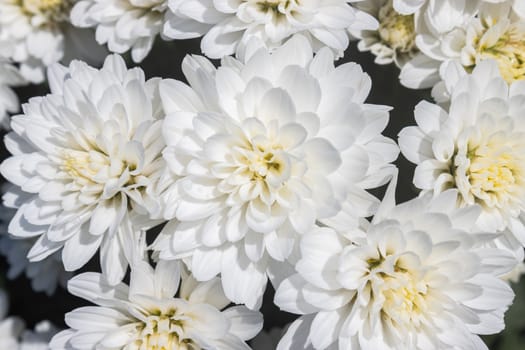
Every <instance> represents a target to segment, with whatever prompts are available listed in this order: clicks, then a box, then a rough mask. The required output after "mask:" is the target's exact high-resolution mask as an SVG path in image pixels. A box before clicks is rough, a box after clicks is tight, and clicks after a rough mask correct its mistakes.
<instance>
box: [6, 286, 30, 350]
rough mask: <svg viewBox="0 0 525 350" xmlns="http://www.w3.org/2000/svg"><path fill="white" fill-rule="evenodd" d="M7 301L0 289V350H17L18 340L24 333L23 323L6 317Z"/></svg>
mask: <svg viewBox="0 0 525 350" xmlns="http://www.w3.org/2000/svg"><path fill="white" fill-rule="evenodd" d="M8 309H9V300H8V297H7V294H6V293H5V292H4V291H3V290H1V289H0V340H1V341H0V350H19V349H18V340H19V337H20V335H21V334H22V332H23V331H24V328H25V325H24V322H23V321H22V320H21V319H19V318H18V317H8V318H6V316H7V311H8Z"/></svg>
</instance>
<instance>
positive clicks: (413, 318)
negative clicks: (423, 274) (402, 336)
mask: <svg viewBox="0 0 525 350" xmlns="http://www.w3.org/2000/svg"><path fill="white" fill-rule="evenodd" d="M387 255H389V254H388V253H387ZM391 258H392V257H390V259H391ZM367 263H368V267H369V270H370V273H371V274H375V275H376V277H379V278H374V279H373V280H372V281H373V282H371V283H372V286H371V290H372V291H373V293H380V294H382V296H383V298H379V300H381V299H382V300H383V301H382V305H381V315H382V317H383V318H384V319H389V320H390V322H393V323H395V324H396V325H397V326H398V327H403V328H406V329H411V328H413V327H418V326H419V325H420V320H421V319H422V318H423V317H424V312H425V310H426V309H427V300H426V299H427V293H428V285H427V283H426V282H425V280H424V279H422V278H420V277H418V276H419V274H418V273H417V272H415V271H412V270H411V268H410V267H408V266H405V264H404V263H403V257H401V258H398V259H397V261H395V262H392V260H389V259H387V257H383V256H380V257H379V258H372V259H369V260H367ZM391 264H393V265H391ZM388 266H392V267H391V268H388Z"/></svg>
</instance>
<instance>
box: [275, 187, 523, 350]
mask: <svg viewBox="0 0 525 350" xmlns="http://www.w3.org/2000/svg"><path fill="white" fill-rule="evenodd" d="M390 195H392V197H393V193H390V194H388V195H387V199H386V200H385V201H384V203H383V204H382V207H381V208H380V209H379V210H380V212H379V213H378V214H377V215H376V216H375V218H374V221H373V222H372V223H371V224H370V225H369V226H368V227H364V228H363V231H364V232H359V231H355V230H354V231H352V230H350V231H345V232H342V233H337V232H336V231H334V230H333V229H331V228H326V227H325V228H316V229H314V230H313V231H311V232H309V233H307V234H305V235H304V236H303V238H302V240H301V249H300V251H301V254H300V256H301V257H300V259H299V261H298V263H297V265H296V270H297V274H295V275H292V276H291V277H289V278H287V279H285V280H284V281H283V282H282V283H281V285H280V286H279V288H278V289H277V292H276V297H275V302H276V304H277V305H278V306H280V307H281V308H282V309H284V310H286V311H290V312H294V313H297V314H303V315H305V316H302V317H300V318H299V319H298V320H297V321H296V322H294V324H292V326H291V327H290V328H289V330H288V332H287V334H286V335H285V336H284V337H283V339H282V340H281V342H280V344H279V346H278V347H277V349H283V350H284V349H299V348H300V349H303V348H305V349H306V348H309V347H308V346H310V347H311V348H314V349H318V350H319V349H332V348H339V349H353V348H356V349H363V350H375V349H392V350H394V349H399V350H404V349H425V350H438V349H449V348H450V349H452V348H454V349H455V348H458V349H469V350H480V349H486V347H485V345H484V344H483V342H482V341H481V339H479V337H478V336H477V335H476V334H491V333H497V332H499V331H500V330H502V329H503V328H504V324H503V313H504V311H505V310H506V309H507V307H508V306H509V305H510V303H511V302H512V299H513V292H512V289H511V288H510V287H509V286H508V284H507V283H505V282H503V281H502V280H500V279H499V278H498V277H499V275H501V274H502V273H504V272H506V271H509V270H511V269H512V268H513V266H514V265H515V263H516V262H515V260H514V259H513V257H512V256H511V255H510V254H509V253H507V251H506V250H501V249H496V248H494V249H491V248H481V247H480V246H478V244H479V243H478V242H480V241H481V239H480V238H479V237H477V236H476V234H475V233H473V232H472V231H471V230H472V229H473V228H474V227H475V221H476V217H477V215H478V214H479V208H474V207H471V208H468V209H457V208H456V207H455V202H456V194H455V193H454V192H453V190H451V191H448V192H445V193H442V194H440V195H438V196H436V197H435V198H432V196H431V195H426V196H424V197H421V198H416V199H413V200H411V201H409V202H406V203H403V204H400V205H397V206H393V205H391V204H389V203H390V202H391V203H392V204H393V200H392V201H390V200H388V197H390ZM303 344H304V345H303Z"/></svg>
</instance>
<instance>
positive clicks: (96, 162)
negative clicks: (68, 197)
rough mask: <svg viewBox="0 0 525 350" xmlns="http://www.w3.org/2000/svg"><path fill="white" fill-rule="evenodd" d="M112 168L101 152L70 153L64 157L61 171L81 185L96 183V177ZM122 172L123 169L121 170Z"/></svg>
mask: <svg viewBox="0 0 525 350" xmlns="http://www.w3.org/2000/svg"><path fill="white" fill-rule="evenodd" d="M109 166H110V161H109V158H108V157H107V156H106V155H104V154H102V153H99V152H96V151H91V152H81V151H78V152H74V151H69V152H67V153H66V154H65V155H64V157H63V163H62V166H61V170H62V171H64V172H66V173H67V174H68V175H69V176H70V177H71V178H72V179H74V180H75V181H76V182H78V183H80V184H88V183H92V182H95V181H94V177H95V176H96V175H97V174H98V173H99V172H100V171H101V170H102V169H103V168H108V167H109ZM121 170H122V169H121Z"/></svg>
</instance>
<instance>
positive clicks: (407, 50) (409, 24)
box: [351, 0, 418, 67]
mask: <svg viewBox="0 0 525 350" xmlns="http://www.w3.org/2000/svg"><path fill="white" fill-rule="evenodd" d="M392 1H393V0H370V1H363V2H359V3H357V4H356V5H355V6H356V7H357V8H359V9H361V10H363V11H365V12H366V13H369V14H370V15H372V16H374V17H375V18H376V19H377V20H378V22H379V28H378V29H377V30H360V31H351V32H352V34H354V36H356V37H357V38H359V39H360V40H359V43H358V44H357V48H358V49H359V50H360V51H371V52H372V53H373V54H374V55H375V56H376V58H375V63H377V64H390V63H392V62H395V63H396V65H397V66H398V67H402V66H403V65H404V64H405V62H406V61H408V60H409V59H410V58H412V57H413V56H414V55H415V54H416V53H417V52H418V49H417V47H416V43H415V39H416V31H415V16H414V15H413V14H410V15H402V14H400V13H399V12H397V11H396V10H395V9H394V8H393V7H392Z"/></svg>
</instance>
